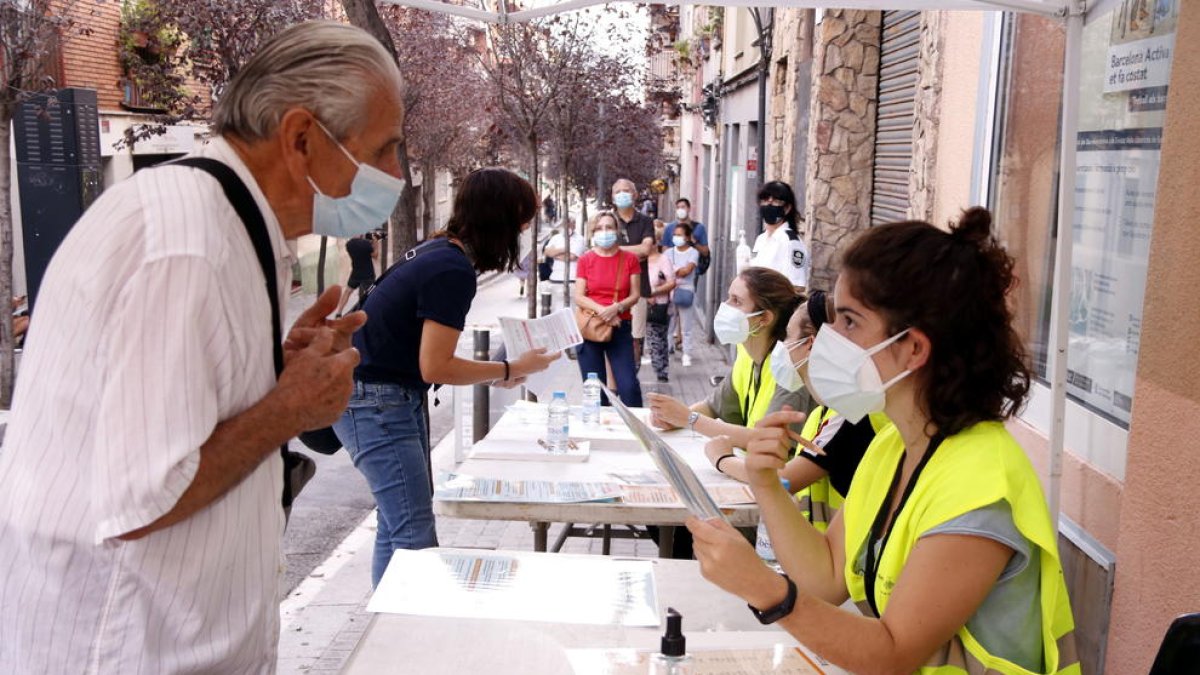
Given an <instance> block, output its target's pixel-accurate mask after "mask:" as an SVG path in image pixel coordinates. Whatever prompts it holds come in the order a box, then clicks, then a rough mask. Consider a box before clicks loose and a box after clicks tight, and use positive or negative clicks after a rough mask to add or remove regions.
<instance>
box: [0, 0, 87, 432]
mask: <svg viewBox="0 0 1200 675" xmlns="http://www.w3.org/2000/svg"><path fill="white" fill-rule="evenodd" d="M94 9H95V2H94V1H92V0H89V1H88V2H83V1H75V0H21V1H16V0H0V303H3V304H2V305H0V307H7V306H8V302H9V299H10V298H11V297H12V295H13V267H12V264H13V204H12V198H11V194H12V192H11V190H12V173H11V170H10V166H11V162H12V157H11V155H10V151H9V147H10V138H9V136H10V133H11V131H10V130H11V129H12V120H13V117H14V116H15V115H16V113H17V108H18V106H20V105H21V103H22V102H23V101H25V100H27V99H28V98H30V97H31V96H33V95H35V94H37V93H38V92H42V91H46V90H49V89H53V88H55V87H57V86H61V83H60V82H55V81H54V80H53V78H52V77H51V76H50V74H49V73H50V72H51V68H50V63H51V61H52V60H55V59H57V57H58V49H59V47H60V45H62V44H63V43H65V42H67V41H69V40H70V39H71V37H72V36H73V35H77V34H80V33H83V34H86V33H89V32H90V29H88V28H87V19H88V17H89V16H90V15H91V13H92V12H93V11H94ZM13 342H14V340H13V322H12V312H10V311H3V312H0V408H3V409H8V408H9V407H11V405H12V390H13V379H14V376H15V371H14V364H13Z"/></svg>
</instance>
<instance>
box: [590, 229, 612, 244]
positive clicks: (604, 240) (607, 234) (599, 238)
mask: <svg viewBox="0 0 1200 675" xmlns="http://www.w3.org/2000/svg"><path fill="white" fill-rule="evenodd" d="M615 243H617V233H616V232H613V231H612V230H605V231H603V232H597V233H596V234H594V235H592V245H593V246H595V247H597V248H610V247H611V246H612V245H613V244H615Z"/></svg>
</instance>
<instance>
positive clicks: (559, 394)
mask: <svg viewBox="0 0 1200 675" xmlns="http://www.w3.org/2000/svg"><path fill="white" fill-rule="evenodd" d="M566 397H567V392H565V391H556V392H554V398H566Z"/></svg>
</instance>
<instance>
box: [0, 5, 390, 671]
mask: <svg viewBox="0 0 1200 675" xmlns="http://www.w3.org/2000/svg"><path fill="white" fill-rule="evenodd" d="M400 90H401V81H400V73H399V71H398V70H397V68H396V65H395V62H394V60H393V59H392V57H391V56H390V55H389V54H388V53H387V51H386V50H384V49H383V47H382V46H381V45H380V44H379V43H378V42H377V41H376V40H375V39H374V38H372V37H371V36H369V35H368V34H366V33H365V32H363V31H361V30H359V29H357V28H352V27H350V26H347V25H343V24H336V23H332V22H313V23H306V24H300V25H297V26H293V27H291V28H289V29H287V30H285V31H283V32H282V33H281V34H279V35H278V36H276V37H275V38H274V39H273V40H272V41H271V42H270V43H268V44H267V45H265V46H264V47H263V48H262V49H261V50H260V51H259V52H258V54H257V55H256V56H254V57H253V58H252V59H251V60H250V61H249V62H247V63H246V64H245V65H244V66H243V67H242V69H241V70H240V71H239V72H238V75H237V76H236V77H235V78H234V79H233V80H232V81H231V82H230V83H229V85H228V86H227V88H226V89H225V91H224V93H223V95H222V96H221V98H220V100H219V101H218V102H217V104H216V108H215V110H214V114H213V120H214V128H215V131H216V134H217V137H216V138H215V139H213V141H212V142H210V143H209V144H208V145H207V146H206V147H205V148H203V149H202V150H200V151H199V152H198V153H196V154H197V155H198V156H200V157H203V158H208V159H210V160H216V161H217V162H219V163H220V164H223V165H224V168H223V169H222V167H220V166H216V167H214V166H213V165H211V164H210V165H209V166H208V169H202V168H198V167H195V166H184V165H175V166H170V165H168V166H163V167H155V168H152V169H144V170H142V171H140V172H138V173H137V174H135V175H134V176H133V177H132V178H129V179H128V180H125V181H124V182H122V183H120V184H118V185H116V186H113V187H111V188H109V190H108V191H107V192H105V193H104V194H103V195H101V196H100V198H99V199H98V200H97V201H96V203H95V204H93V205H92V206H91V208H90V209H89V210H88V211H87V212H86V213H85V214H84V215H83V217H82V218H81V219H80V220H79V222H78V223H77V224H76V225H75V226H74V228H73V229H72V231H71V233H70V234H69V235H68V236H67V238H66V239H65V240H64V241H63V243H62V245H61V246H60V248H59V249H58V251H57V253H56V254H55V257H54V259H53V260H52V261H51V263H50V266H49V269H48V271H47V273H46V277H45V281H44V282H43V285H42V286H41V291H40V295H39V297H38V307H37V312H38V320H37V322H35V323H34V325H33V326H32V328H31V332H30V334H29V340H28V342H27V343H26V344H27V347H26V352H25V357H24V363H23V364H22V369H21V373H20V376H19V378H18V381H17V388H16V393H15V396H14V407H13V411H12V416H11V418H10V422H9V427H8V434H7V438H6V439H5V441H6V443H5V447H4V451H3V453H2V454H0V569H3V570H4V577H3V579H0V672H3V673H89V674H112V675H127V674H131V673H155V674H156V675H169V674H171V673H185V672H186V673H272V672H274V670H275V667H276V660H277V656H276V653H277V645H278V640H279V592H280V580H281V572H282V569H283V567H282V562H283V557H282V536H283V528H284V513H283V509H282V505H281V500H280V498H281V493H282V490H283V486H284V479H283V459H282V458H281V454H280V445H281V444H282V443H286V442H287V441H288V439H290V438H292V437H294V436H295V435H296V434H298V433H299V432H302V431H305V430H310V429H314V428H318V427H323V426H325V425H328V424H330V423H332V422H333V421H334V420H335V419H337V418H338V416H339V415H340V414H341V412H342V411H343V410H344V408H345V406H346V401H347V400H348V399H349V396H350V393H351V390H352V386H353V384H352V379H351V373H352V371H353V369H354V367H355V365H357V363H358V360H359V358H358V352H357V351H356V350H355V349H353V348H352V347H351V346H350V336H351V334H352V333H353V332H354V331H355V330H357V329H358V328H359V327H360V326H361V325H362V324H363V323H364V322H365V320H366V317H365V315H363V314H362V313H361V312H356V313H353V314H351V315H349V316H347V317H344V318H341V319H338V320H335V321H330V320H328V319H326V317H327V316H328V315H329V314H331V313H332V312H333V311H334V309H335V308H336V305H337V299H338V294H339V292H340V289H338V288H337V287H336V286H335V287H333V288H330V289H328V290H327V291H326V292H325V294H324V295H322V296H321V297H320V298H319V299H318V301H317V303H316V304H315V305H314V306H313V307H312V308H310V309H309V310H308V311H306V312H305V313H304V314H303V315H302V316H301V318H300V319H299V320H298V321H297V322H296V324H295V325H294V326H293V328H292V330H291V332H289V333H288V334H287V339H286V340H285V341H284V342H283V345H282V347H281V348H280V347H279V345H278V343H276V342H275V338H274V334H275V328H274V327H273V319H272V317H271V312H272V305H273V304H276V303H273V302H272V301H271V298H270V296H268V294H267V292H266V291H265V288H266V287H267V286H268V285H269V282H270V281H271V279H270V277H269V276H267V277H265V276H264V273H266V274H270V272H267V270H269V269H270V267H271V266H272V263H273V266H274V270H275V271H274V273H273V276H274V277H275V279H274V281H275V282H276V288H277V289H278V291H277V292H278V294H279V295H280V296H282V297H279V298H278V300H279V303H278V304H279V305H283V303H284V302H285V301H286V299H287V293H288V289H290V288H291V266H292V261H293V257H292V254H291V253H290V252H289V249H288V245H287V240H289V239H294V238H296V237H299V236H301V235H304V234H308V233H310V232H316V233H318V234H325V235H330V236H337V237H342V238H345V237H349V236H352V235H354V234H359V233H362V232H366V231H368V230H370V229H372V228H375V227H378V226H379V224H380V223H381V222H382V220H381V219H378V218H377V215H378V214H379V213H381V212H390V210H391V208H392V207H394V205H395V203H396V200H397V198H398V196H399V190H400V189H401V186H402V181H400V180H399V179H398V178H396V176H395V174H396V173H397V171H398V160H397V156H396V148H397V145H398V143H399V141H400V140H401V138H402V125H403V114H402V112H401V104H400V100H401V99H400ZM191 161H195V160H191ZM209 170H212V171H216V172H217V173H218V174H220V173H222V172H224V177H225V179H226V181H227V182H228V183H229V184H236V183H237V182H239V181H240V183H241V184H242V185H243V186H244V189H243V190H241V192H240V195H241V197H242V198H240V199H239V198H237V197H236V194H235V193H237V190H234V191H232V192H231V193H230V194H235V198H234V200H233V201H231V200H230V199H229V198H227V197H226V192H225V190H224V189H223V188H222V183H220V182H218V180H217V179H216V178H214V176H213V175H211V174H210V173H209ZM231 176H236V178H233V179H232V180H229V179H230V177H231ZM250 202H253V203H252V204H250ZM235 203H237V204H238V205H240V206H241V207H242V210H241V211H240V212H239V211H238V210H236V209H235V207H234V204H235ZM255 207H256V208H257V210H258V212H259V213H260V216H261V217H260V218H254V217H250V218H247V219H246V220H245V221H244V220H243V219H242V218H241V217H240V213H248V214H253V211H254V208H255ZM368 221H370V222H368ZM244 223H248V224H244ZM252 231H253V232H255V233H257V235H258V236H257V238H252V236H251V235H249V233H250V232H252ZM252 242H257V244H255V243H252ZM264 281H266V282H268V283H266V284H265V283H264ZM280 314H281V315H282V312H281V313H280ZM277 318H278V319H279V320H282V318H283V317H282V316H279V317H277ZM277 356H279V357H281V358H280V359H279V360H280V361H282V370H281V373H280V374H279V376H278V378H277V377H276V357H277Z"/></svg>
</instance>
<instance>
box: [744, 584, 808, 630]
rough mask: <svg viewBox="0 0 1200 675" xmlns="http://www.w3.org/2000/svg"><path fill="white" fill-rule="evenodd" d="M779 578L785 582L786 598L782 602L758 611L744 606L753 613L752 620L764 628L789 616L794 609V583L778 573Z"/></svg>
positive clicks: (752, 606)
mask: <svg viewBox="0 0 1200 675" xmlns="http://www.w3.org/2000/svg"><path fill="white" fill-rule="evenodd" d="M779 576H781V577H783V580H784V581H786V582H787V596H786V597H784V598H783V602H781V603H779V604H778V605H775V606H774V607H770V608H768V609H758V608H756V607H755V606H754V605H751V604H749V603H747V604H746V606H747V607H749V608H750V611H751V612H754V618H756V619H758V622H759V623H761V624H762V625H764V626H766V625H770V624H773V623H775V622H776V621H778V620H780V619H782V618H783V617H785V616H787V615H788V614H791V613H792V610H793V609H795V607H796V582H794V581H792V580H791V579H789V578H788V575H786V574H784V573H783V572H780V573H779Z"/></svg>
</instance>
